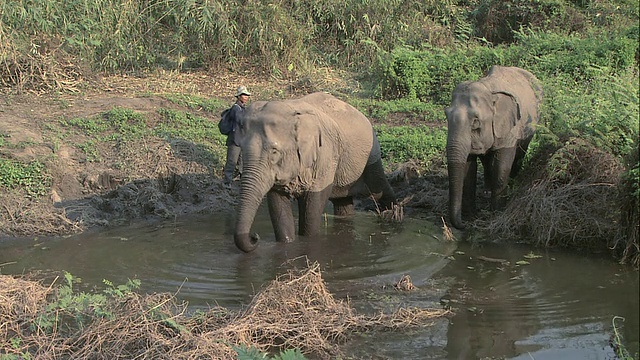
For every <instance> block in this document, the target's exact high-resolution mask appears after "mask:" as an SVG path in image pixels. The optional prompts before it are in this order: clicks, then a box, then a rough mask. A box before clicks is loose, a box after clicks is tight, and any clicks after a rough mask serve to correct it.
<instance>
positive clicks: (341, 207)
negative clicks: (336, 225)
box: [331, 196, 355, 216]
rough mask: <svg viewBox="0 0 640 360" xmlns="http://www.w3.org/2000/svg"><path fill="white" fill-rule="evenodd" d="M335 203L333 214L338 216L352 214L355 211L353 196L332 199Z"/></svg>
mask: <svg viewBox="0 0 640 360" xmlns="http://www.w3.org/2000/svg"><path fill="white" fill-rule="evenodd" d="M331 203H332V204H333V214H334V215H336V216H350V215H353V214H354V213H355V210H354V209H353V197H351V196H347V197H343V198H335V199H331Z"/></svg>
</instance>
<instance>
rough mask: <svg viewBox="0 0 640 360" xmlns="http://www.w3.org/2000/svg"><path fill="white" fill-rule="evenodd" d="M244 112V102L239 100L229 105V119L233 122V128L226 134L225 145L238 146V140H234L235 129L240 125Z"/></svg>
mask: <svg viewBox="0 0 640 360" xmlns="http://www.w3.org/2000/svg"><path fill="white" fill-rule="evenodd" d="M243 114H244V104H242V103H240V102H236V103H235V104H233V106H232V107H231V121H232V122H233V129H232V130H231V133H229V135H228V136H227V146H228V145H232V144H233V145H235V146H240V144H238V142H236V130H238V129H240V128H241V127H242V115H243Z"/></svg>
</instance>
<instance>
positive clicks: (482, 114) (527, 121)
mask: <svg viewBox="0 0 640 360" xmlns="http://www.w3.org/2000/svg"><path fill="white" fill-rule="evenodd" d="M540 101H542V88H541V86H540V84H539V82H538V80H537V79H536V78H535V76H533V75H532V74H531V73H530V72H528V71H526V70H523V69H520V68H516V67H503V66H497V65H496V66H492V67H491V69H490V70H489V72H488V73H487V76H485V77H483V78H481V79H479V80H478V81H465V82H463V83H460V84H459V85H458V86H456V88H455V89H454V90H453V95H452V99H451V105H450V106H449V107H448V108H446V109H445V113H446V115H447V124H448V134H447V170H448V174H449V217H450V221H451V223H452V224H453V226H454V227H456V228H459V229H462V228H464V225H463V223H462V213H463V212H464V215H465V216H466V215H472V214H473V213H474V212H475V198H476V177H477V166H478V165H477V159H478V158H479V159H480V161H482V165H483V167H484V181H485V187H486V188H488V189H490V190H491V209H492V210H495V209H498V208H500V207H501V206H502V202H503V196H504V192H505V190H506V187H507V184H508V181H509V176H512V177H513V176H515V175H516V174H517V172H518V170H519V169H520V166H521V163H522V159H523V157H524V155H525V153H526V151H527V148H528V146H529V142H531V139H532V138H533V134H534V132H535V128H536V124H537V122H538V119H539V114H538V107H539V103H540Z"/></svg>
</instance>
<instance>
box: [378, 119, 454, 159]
mask: <svg viewBox="0 0 640 360" xmlns="http://www.w3.org/2000/svg"><path fill="white" fill-rule="evenodd" d="M375 130H376V134H377V135H378V140H379V141H380V149H381V151H382V158H383V159H384V161H385V163H386V164H399V163H404V162H407V161H409V160H417V161H418V162H419V163H420V164H421V165H422V166H424V167H430V166H432V165H434V164H442V163H444V156H445V153H444V150H445V147H446V144H447V131H446V129H445V128H444V127H441V128H429V127H428V126H424V125H422V126H411V127H409V126H396V127H390V126H387V125H378V126H375Z"/></svg>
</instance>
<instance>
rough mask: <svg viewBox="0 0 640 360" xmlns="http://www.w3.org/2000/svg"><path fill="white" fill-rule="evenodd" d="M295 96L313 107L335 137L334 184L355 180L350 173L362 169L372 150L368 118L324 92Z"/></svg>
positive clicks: (371, 132) (328, 131) (371, 131)
mask: <svg viewBox="0 0 640 360" xmlns="http://www.w3.org/2000/svg"><path fill="white" fill-rule="evenodd" d="M299 100H300V101H305V102H307V103H309V104H311V105H312V106H313V107H315V108H316V110H317V112H318V115H319V117H320V118H321V119H322V122H323V123H324V124H325V125H324V126H325V127H326V131H327V133H332V134H334V136H335V137H336V139H335V142H336V145H337V156H338V158H337V168H336V177H335V185H337V186H338V187H340V186H348V185H350V184H352V183H353V182H354V181H356V180H357V178H354V176H353V174H354V173H359V174H361V173H362V171H364V168H365V166H366V165H367V162H368V161H369V158H370V155H371V153H372V151H373V150H374V139H373V127H372V126H371V122H370V121H369V119H368V118H367V117H366V116H364V114H362V113H361V112H360V111H358V109H356V108H354V107H353V106H351V105H349V104H348V103H346V102H344V101H342V100H340V99H338V98H336V97H334V96H333V95H330V94H327V93H324V92H317V93H313V94H309V95H306V96H304V97H302V98H300V99H299ZM354 169H358V170H357V171H354Z"/></svg>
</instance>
